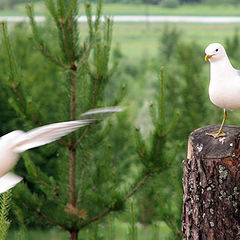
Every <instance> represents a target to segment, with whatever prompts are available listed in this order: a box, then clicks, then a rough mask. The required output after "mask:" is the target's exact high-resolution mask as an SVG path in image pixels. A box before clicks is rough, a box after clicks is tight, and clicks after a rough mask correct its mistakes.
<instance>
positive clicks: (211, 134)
mask: <svg viewBox="0 0 240 240" xmlns="http://www.w3.org/2000/svg"><path fill="white" fill-rule="evenodd" d="M226 119H227V111H226V109H224V114H223V120H222V124H221V126H220V128H219V130H218V132H212V133H207V135H209V136H212V137H214V138H219V137H226V136H227V134H226V133H225V132H223V126H224V122H225V120H226Z"/></svg>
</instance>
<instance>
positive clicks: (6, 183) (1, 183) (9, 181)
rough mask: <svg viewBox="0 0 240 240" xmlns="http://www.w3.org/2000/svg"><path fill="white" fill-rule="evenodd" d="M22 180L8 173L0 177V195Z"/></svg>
mask: <svg viewBox="0 0 240 240" xmlns="http://www.w3.org/2000/svg"><path fill="white" fill-rule="evenodd" d="M22 179H23V178H22V177H19V176H17V175H15V174H13V173H10V172H9V173H7V174H5V175H3V176H2V177H0V194H1V193H4V192H6V191H7V190H9V189H11V188H13V187H14V186H15V185H16V184H18V183H19V182H20V181H22Z"/></svg>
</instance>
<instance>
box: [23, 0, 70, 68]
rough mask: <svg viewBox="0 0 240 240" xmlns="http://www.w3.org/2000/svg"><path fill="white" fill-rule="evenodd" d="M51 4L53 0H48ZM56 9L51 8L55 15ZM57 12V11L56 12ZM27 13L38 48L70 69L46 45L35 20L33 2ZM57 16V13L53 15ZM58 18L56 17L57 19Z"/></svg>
mask: <svg viewBox="0 0 240 240" xmlns="http://www.w3.org/2000/svg"><path fill="white" fill-rule="evenodd" d="M48 2H49V4H50V3H52V4H53V2H52V0H50V1H48ZM52 4H50V5H51V8H50V7H49V9H52V8H54V7H53V5H52ZM52 11H53V12H54V10H51V13H52V15H53V12H52ZM54 14H55V13H54ZM27 15H28V17H29V19H30V25H31V28H32V32H33V37H34V40H35V46H36V47H37V49H38V50H39V51H40V52H41V53H42V54H43V55H44V56H46V57H47V58H49V59H50V60H51V61H52V62H54V63H55V64H57V65H58V66H60V67H63V68H65V69H68V70H69V66H67V65H65V64H64V63H63V62H61V61H59V60H58V59H57V58H56V57H54V56H53V55H52V54H51V53H50V52H49V50H48V48H47V47H46V43H44V41H43V39H42V38H41V37H40V34H39V31H38V28H37V25H36V22H35V20H34V13H33V8H32V5H31V4H28V5H27ZM53 16H55V15H53ZM54 19H55V18H54ZM55 20H56V19H55Z"/></svg>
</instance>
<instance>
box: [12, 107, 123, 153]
mask: <svg viewBox="0 0 240 240" xmlns="http://www.w3.org/2000/svg"><path fill="white" fill-rule="evenodd" d="M123 110H124V108H123V107H106V108H97V109H93V110H89V111H88V112H86V113H83V114H82V115H81V116H82V117H88V118H89V117H92V118H91V119H83V120H77V121H69V122H60V123H53V124H49V125H45V126H42V127H38V128H35V129H33V130H30V131H28V132H26V133H25V132H22V131H18V132H17V133H16V134H18V136H17V138H15V139H14V140H13V141H15V147H14V151H15V152H18V153H21V152H24V151H26V150H28V149H31V148H35V147H39V146H42V145H45V144H48V143H50V142H53V141H56V140H58V139H59V138H61V137H63V136H65V135H67V134H68V133H70V132H73V131H75V130H76V129H78V128H80V127H83V126H86V125H88V124H90V123H92V122H95V121H96V120H97V119H98V120H100V119H102V118H104V117H107V116H109V115H110V114H112V113H116V112H121V111H123Z"/></svg>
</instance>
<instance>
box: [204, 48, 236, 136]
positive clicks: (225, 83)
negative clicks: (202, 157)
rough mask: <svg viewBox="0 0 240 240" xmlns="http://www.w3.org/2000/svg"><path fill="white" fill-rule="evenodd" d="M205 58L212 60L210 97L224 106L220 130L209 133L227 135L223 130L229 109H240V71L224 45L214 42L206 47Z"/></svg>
mask: <svg viewBox="0 0 240 240" xmlns="http://www.w3.org/2000/svg"><path fill="white" fill-rule="evenodd" d="M205 53H206V56H205V60H206V61H209V62H210V84H209V90H208V92H209V98H210V100H211V101H212V103H213V104H215V105H216V106H218V107H220V108H223V110H224V115H223V120H222V124H221V126H220V128H219V130H218V132H214V133H209V135H210V136H213V137H214V138H217V137H222V136H226V133H224V132H223V126H224V122H225V120H226V118H227V110H234V109H240V71H239V70H236V69H235V68H233V66H232V64H231V63H230V61H229V59H228V56H227V53H226V51H225V49H224V47H223V46H222V45H221V44H220V43H212V44H210V45H208V46H207V48H206V49H205Z"/></svg>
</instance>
